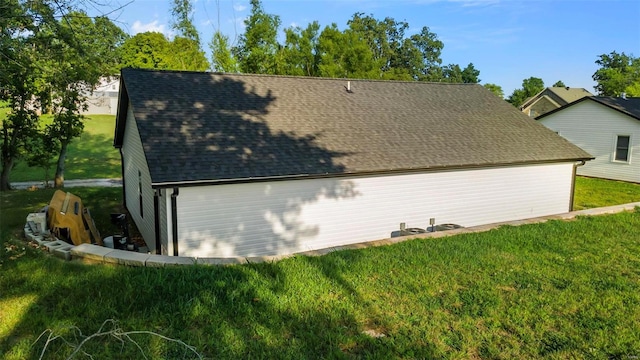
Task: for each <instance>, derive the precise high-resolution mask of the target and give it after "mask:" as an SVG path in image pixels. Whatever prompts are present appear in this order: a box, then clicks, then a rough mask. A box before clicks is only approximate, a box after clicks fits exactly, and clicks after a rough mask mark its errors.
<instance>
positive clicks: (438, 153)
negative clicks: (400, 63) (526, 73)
mask: <svg viewBox="0 0 640 360" xmlns="http://www.w3.org/2000/svg"><path fill="white" fill-rule="evenodd" d="M121 79H122V86H121V93H120V105H119V111H118V116H117V123H116V134H115V140H114V144H115V146H116V147H121V146H122V144H123V138H124V129H125V122H126V120H127V109H128V107H129V106H130V107H131V110H132V112H133V115H134V117H135V120H136V124H137V126H138V132H139V133H140V138H141V142H142V146H143V148H144V152H145V156H146V159H147V163H148V165H149V170H150V173H151V179H152V183H153V184H154V186H162V185H167V184H171V183H189V182H198V181H204V182H209V181H228V180H242V179H244V180H247V179H260V178H276V177H300V176H333V175H336V174H360V173H370V174H371V173H384V172H389V171H398V172H401V171H415V170H429V169H443V168H461V167H462V168H464V167H478V166H481V167H484V166H497V165H506V164H523V163H542V162H555V161H572V160H580V159H588V158H591V156H590V155H589V154H587V153H586V152H584V151H583V150H581V149H579V148H578V147H576V146H574V145H573V144H571V143H569V142H568V141H566V140H565V139H563V138H561V137H560V136H558V135H557V134H555V133H554V132H552V131H550V130H549V129H547V128H546V127H544V126H543V125H541V124H539V123H537V122H536V121H534V120H532V119H530V118H529V117H528V116H526V115H524V114H523V113H521V112H520V111H518V109H516V108H514V107H513V106H511V105H509V104H508V103H506V102H505V101H503V100H502V99H500V98H498V97H497V96H495V95H494V94H493V93H492V92H490V91H488V90H486V89H485V88H483V87H482V86H481V85H477V84H445V83H424V82H403V81H374V80H346V79H326V78H310V77H304V78H303V77H288V76H267V75H237V74H234V75H231V74H215V73H196V72H176V71H149V70H133V69H124V70H123V71H122V77H121Z"/></svg>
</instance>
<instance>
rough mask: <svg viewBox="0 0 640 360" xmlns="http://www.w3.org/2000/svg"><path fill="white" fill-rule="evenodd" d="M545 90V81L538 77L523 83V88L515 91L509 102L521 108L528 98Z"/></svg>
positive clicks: (525, 80)
mask: <svg viewBox="0 0 640 360" xmlns="http://www.w3.org/2000/svg"><path fill="white" fill-rule="evenodd" d="M542 90H544V81H542V79H540V78H537V77H533V76H532V77H530V78H528V79H524V80H523V81H522V88H520V89H515V90H514V91H513V93H512V94H511V96H509V98H508V99H507V101H508V102H509V103H510V104H512V105H513V106H515V107H520V105H522V104H524V102H525V101H527V99H528V98H530V97H532V96H533V95H535V94H537V93H539V92H540V91H542Z"/></svg>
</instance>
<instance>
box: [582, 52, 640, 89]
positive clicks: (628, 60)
mask: <svg viewBox="0 0 640 360" xmlns="http://www.w3.org/2000/svg"><path fill="white" fill-rule="evenodd" d="M596 64H598V65H599V66H600V68H599V69H598V70H596V72H595V73H594V74H593V80H594V81H596V82H597V85H596V86H594V88H595V89H596V91H597V92H598V95H600V96H620V95H621V94H622V93H623V92H626V93H627V94H628V95H630V96H640V92H638V90H640V58H636V57H634V56H633V55H627V54H625V53H624V52H623V53H621V54H618V53H617V52H615V51H612V52H611V53H610V54H602V55H600V57H599V58H598V60H596Z"/></svg>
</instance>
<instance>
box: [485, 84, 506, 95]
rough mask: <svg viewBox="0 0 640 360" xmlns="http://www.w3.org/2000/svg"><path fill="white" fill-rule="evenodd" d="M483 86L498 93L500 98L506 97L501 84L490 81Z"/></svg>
mask: <svg viewBox="0 0 640 360" xmlns="http://www.w3.org/2000/svg"><path fill="white" fill-rule="evenodd" d="M482 86H484V87H485V88H486V89H488V90H489V91H491V92H492V93H494V94H496V96H497V97H499V98H500V99H504V92H503V91H502V87H501V86H500V85H496V84H491V83H488V84H484V85H482Z"/></svg>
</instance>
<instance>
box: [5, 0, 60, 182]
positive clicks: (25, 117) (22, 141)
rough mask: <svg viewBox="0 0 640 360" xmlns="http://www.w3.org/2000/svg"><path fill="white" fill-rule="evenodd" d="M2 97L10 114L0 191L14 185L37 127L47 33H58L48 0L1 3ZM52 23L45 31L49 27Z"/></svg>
mask: <svg viewBox="0 0 640 360" xmlns="http://www.w3.org/2000/svg"><path fill="white" fill-rule="evenodd" d="M0 10H1V11H2V16H0V31H1V32H2V36H1V37H0V54H1V55H2V61H0V98H1V100H5V101H6V102H7V104H8V108H9V114H8V116H6V117H5V118H4V119H2V129H1V133H0V158H1V160H2V171H1V172H0V191H5V190H9V189H11V184H10V183H9V176H10V174H11V170H12V169H13V166H14V165H15V163H16V161H18V160H19V159H20V158H22V157H23V156H24V155H25V152H26V150H27V145H28V144H27V142H28V140H29V139H30V138H31V137H32V136H34V133H35V132H37V129H38V120H39V117H38V114H37V113H36V110H35V109H36V108H37V105H38V94H39V93H40V92H41V91H42V88H41V87H40V86H39V85H41V84H42V83H43V82H42V76H43V74H42V72H43V68H45V67H46V64H45V63H44V61H43V55H44V54H46V53H45V52H44V49H45V47H46V45H47V42H48V41H47V40H49V39H48V38H47V36H43V34H46V33H47V32H49V33H55V32H56V28H57V22H56V20H55V17H54V16H55V13H54V11H53V9H52V8H51V7H49V6H48V4H46V3H40V2H38V3H36V2H19V1H18V0H9V1H6V2H5V3H3V5H2V6H1V7H0ZM49 27H51V28H52V29H49V30H47V31H45V29H46V28H49Z"/></svg>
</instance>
